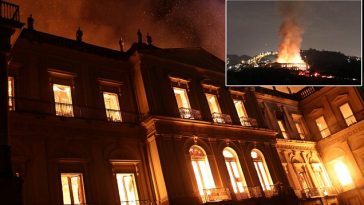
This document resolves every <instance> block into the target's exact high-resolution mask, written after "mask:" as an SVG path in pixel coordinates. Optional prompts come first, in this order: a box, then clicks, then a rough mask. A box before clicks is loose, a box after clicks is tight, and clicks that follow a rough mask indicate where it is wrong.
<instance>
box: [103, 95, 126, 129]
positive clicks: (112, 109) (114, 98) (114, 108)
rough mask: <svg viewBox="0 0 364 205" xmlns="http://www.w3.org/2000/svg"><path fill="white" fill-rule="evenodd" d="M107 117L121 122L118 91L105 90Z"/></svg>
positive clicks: (109, 119)
mask: <svg viewBox="0 0 364 205" xmlns="http://www.w3.org/2000/svg"><path fill="white" fill-rule="evenodd" d="M103 97H104V103H105V110H106V117H107V120H108V121H112V122H121V121H122V119H121V113H120V106H119V97H118V94H116V93H110V92H103Z"/></svg>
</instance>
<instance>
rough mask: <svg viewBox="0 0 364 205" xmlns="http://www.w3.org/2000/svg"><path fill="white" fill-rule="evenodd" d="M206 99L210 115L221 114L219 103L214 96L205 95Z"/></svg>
mask: <svg viewBox="0 0 364 205" xmlns="http://www.w3.org/2000/svg"><path fill="white" fill-rule="evenodd" d="M206 99H207V102H208V104H209V108H210V111H211V113H221V109H220V105H219V101H218V100H217V97H216V95H214V94H209V93H206Z"/></svg>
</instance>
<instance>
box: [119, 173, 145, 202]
mask: <svg viewBox="0 0 364 205" xmlns="http://www.w3.org/2000/svg"><path fill="white" fill-rule="evenodd" d="M116 181H117V185H118V190H119V197H120V203H121V205H129V204H139V198H138V190H137V186H136V183H135V177H134V174H133V173H117V174H116Z"/></svg>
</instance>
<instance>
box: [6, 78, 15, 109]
mask: <svg viewBox="0 0 364 205" xmlns="http://www.w3.org/2000/svg"><path fill="white" fill-rule="evenodd" d="M8 96H9V110H14V109H15V99H14V97H15V92H14V77H11V76H9V77H8Z"/></svg>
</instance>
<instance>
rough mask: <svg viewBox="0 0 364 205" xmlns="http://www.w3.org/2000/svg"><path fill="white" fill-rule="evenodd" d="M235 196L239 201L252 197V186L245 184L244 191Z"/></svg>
mask: <svg viewBox="0 0 364 205" xmlns="http://www.w3.org/2000/svg"><path fill="white" fill-rule="evenodd" d="M235 197H236V199H237V200H238V201H239V200H243V199H249V198H250V188H249V187H246V186H244V187H243V192H239V193H235Z"/></svg>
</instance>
